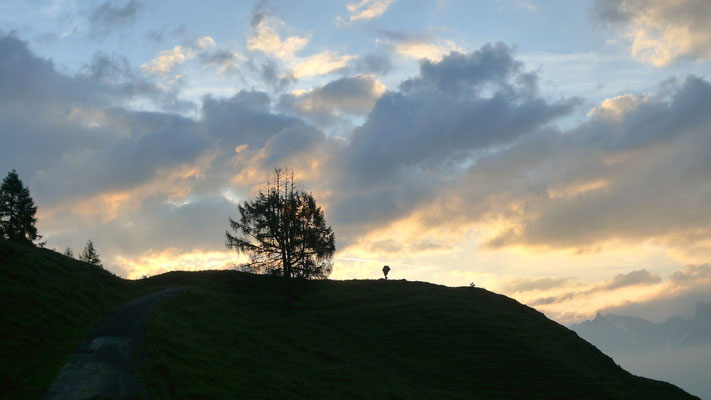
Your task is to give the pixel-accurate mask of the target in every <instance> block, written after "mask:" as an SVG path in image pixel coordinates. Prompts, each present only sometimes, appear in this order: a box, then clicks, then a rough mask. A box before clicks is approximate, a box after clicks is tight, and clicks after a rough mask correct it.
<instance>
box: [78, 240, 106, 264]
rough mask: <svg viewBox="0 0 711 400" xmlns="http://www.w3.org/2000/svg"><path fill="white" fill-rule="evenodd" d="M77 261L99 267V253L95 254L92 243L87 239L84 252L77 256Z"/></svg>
mask: <svg viewBox="0 0 711 400" xmlns="http://www.w3.org/2000/svg"><path fill="white" fill-rule="evenodd" d="M79 261H84V262H87V263H89V264H94V265H97V266H99V267H101V266H102V265H101V259H99V253H97V252H96V249H95V248H94V242H92V241H91V239H89V240H88V241H87V242H86V245H85V246H84V251H82V253H81V254H80V255H79Z"/></svg>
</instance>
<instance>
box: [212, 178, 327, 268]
mask: <svg viewBox="0 0 711 400" xmlns="http://www.w3.org/2000/svg"><path fill="white" fill-rule="evenodd" d="M237 209H238V211H239V219H238V220H237V221H235V220H233V219H232V218H230V219H229V222H230V227H231V228H232V230H233V231H234V232H236V235H234V236H233V235H231V234H230V233H229V231H228V232H226V236H227V241H226V243H225V244H226V246H227V247H228V248H230V249H235V250H236V251H237V252H239V253H243V254H247V255H249V258H250V261H251V263H250V266H251V267H252V268H254V269H255V270H257V271H260V272H268V273H281V274H282V275H284V276H285V277H302V278H326V277H327V276H328V275H329V274H330V273H331V269H332V260H331V258H332V257H333V253H334V252H335V251H336V246H335V239H334V234H333V231H332V230H331V227H330V226H327V225H326V220H325V218H324V215H323V211H322V210H321V207H318V206H317V205H316V201H315V200H314V198H313V196H312V195H311V193H306V192H305V191H303V190H301V189H297V188H296V186H295V184H294V174H293V172H291V171H289V170H282V169H279V168H277V169H275V170H274V175H273V176H272V178H271V179H269V180H268V182H267V184H266V189H265V190H260V191H259V193H258V194H257V198H256V199H254V200H253V201H244V202H243V203H241V204H239V205H238V206H237Z"/></svg>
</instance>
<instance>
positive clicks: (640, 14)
mask: <svg viewBox="0 0 711 400" xmlns="http://www.w3.org/2000/svg"><path fill="white" fill-rule="evenodd" d="M206 4H207V3H200V2H194V1H173V2H170V5H169V6H168V5H167V4H166V3H164V2H157V1H150V0H131V1H124V0H117V1H105V2H101V1H93V2H92V1H73V0H51V1H44V0H42V1H39V0H37V1H34V0H33V1H27V0H3V1H2V2H0V173H1V174H2V175H3V176H4V175H5V174H6V173H7V172H9V171H10V170H12V169H16V170H17V172H18V174H19V175H20V178H21V179H22V180H23V182H24V183H25V184H26V185H28V186H29V188H30V192H31V195H32V197H33V198H34V199H35V202H36V203H37V205H38V207H39V211H38V218H39V222H38V224H37V226H38V230H39V233H40V234H42V235H44V239H45V240H47V246H48V247H54V248H56V249H58V250H63V249H64V248H65V247H71V248H73V249H74V252H75V253H78V252H80V251H81V249H82V247H83V245H84V243H85V242H86V240H87V239H89V238H91V239H92V240H93V241H94V244H95V245H96V247H97V250H98V251H99V253H100V255H101V258H102V261H103V262H104V265H105V266H106V267H107V268H108V269H110V270H111V271H113V272H115V273H117V274H118V275H121V276H123V277H128V278H138V277H140V276H142V275H153V274H157V273H161V272H164V271H167V270H171V269H206V268H226V267H229V266H230V265H232V264H233V263H239V262H241V261H242V258H240V257H239V256H237V255H236V254H235V253H234V252H230V251H228V250H227V249H226V248H225V246H224V234H225V230H226V229H227V227H228V224H227V218H228V217H230V216H236V213H237V212H236V207H235V203H236V202H238V201H242V200H245V199H249V198H250V197H251V196H252V195H253V194H254V193H255V191H256V190H257V189H258V188H259V186H260V185H261V184H262V183H263V182H264V181H265V180H266V178H267V176H268V174H269V172H270V171H271V170H273V168H274V167H278V166H282V167H283V166H288V167H291V168H293V169H294V170H295V171H296V175H297V178H298V179H299V180H300V181H301V182H302V184H303V186H304V187H305V188H306V189H307V190H310V191H312V192H313V194H314V196H315V198H316V200H317V202H318V203H319V204H321V205H322V206H323V207H324V209H325V213H326V218H327V221H328V222H329V223H330V224H331V225H332V227H333V229H334V231H335V234H336V247H337V252H336V257H335V259H334V270H333V273H332V275H331V278H332V279H351V278H369V279H374V278H378V277H380V276H381V272H380V269H381V268H382V266H383V264H388V265H390V266H391V267H392V271H391V273H390V278H391V279H408V280H424V281H429V282H434V283H439V284H444V285H449V286H466V285H469V283H470V282H474V283H475V284H476V285H477V286H482V287H485V288H487V289H490V290H493V291H496V292H499V293H504V294H506V295H509V296H512V297H514V298H516V299H517V300H519V301H521V302H523V303H526V304H528V305H531V306H533V307H536V308H537V309H539V310H541V311H543V312H545V313H546V315H548V316H549V317H551V318H553V319H555V320H557V321H559V322H563V323H569V322H573V321H576V320H579V319H581V318H588V317H590V316H591V315H594V313H595V312H596V311H598V310H602V311H614V312H616V313H623V314H624V313H626V314H634V315H639V316H642V317H645V318H649V319H653V320H660V319H663V318H665V317H667V316H670V315H689V314H691V313H692V312H693V304H694V303H695V302H698V301H707V302H708V301H711V264H709V263H710V262H711V24H709V22H708V21H709V19H708V18H709V15H711V2H709V1H705V0H677V1H674V2H670V1H667V0H626V1H622V0H597V1H580V2H578V1H576V2H571V1H565V0H541V1H534V0H491V1H480V2H471V1H455V0H439V1H435V0H429V1H425V0H361V1H358V0H352V1H346V2H338V1H325V0H323V1H298V2H297V1H278V0H272V1H261V2H242V1H239V2H235V1H224V2H217V1H216V2H210V3H209V5H206Z"/></svg>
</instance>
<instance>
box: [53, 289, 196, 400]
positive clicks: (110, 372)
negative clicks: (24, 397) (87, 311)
mask: <svg viewBox="0 0 711 400" xmlns="http://www.w3.org/2000/svg"><path fill="white" fill-rule="evenodd" d="M181 290H183V288H178V287H171V288H167V289H163V290H161V291H159V292H155V293H152V294H149V295H147V296H143V297H141V298H138V299H135V300H131V301H129V302H128V303H126V304H124V305H123V306H121V308H119V309H118V310H117V311H116V312H115V313H114V314H113V315H111V316H110V317H109V318H108V319H106V320H105V321H103V322H102V323H101V324H99V326H97V327H96V328H95V329H94V331H93V332H92V333H91V335H89V337H88V338H86V340H84V342H83V343H82V344H81V345H80V346H79V347H78V348H77V349H76V350H75V352H74V354H72V356H71V357H70V358H69V362H67V364H66V365H65V366H64V367H62V370H61V371H60V372H59V376H57V379H55V380H54V382H53V383H52V386H50V388H49V390H47V393H46V394H45V395H44V396H43V397H42V398H43V399H46V400H50V399H52V400H54V399H95V398H101V399H104V398H108V399H135V398H141V397H142V396H141V395H142V394H143V392H144V391H143V385H142V384H141V382H140V380H139V379H138V378H137V377H136V376H135V374H134V373H135V369H134V364H133V356H134V354H135V353H136V352H137V351H140V350H141V349H142V347H143V342H144V339H145V330H146V317H147V316H148V314H149V313H150V312H151V311H153V310H154V309H155V308H156V306H158V303H160V301H161V300H163V299H165V298H167V297H169V296H172V295H174V294H176V293H178V292H180V291H181Z"/></svg>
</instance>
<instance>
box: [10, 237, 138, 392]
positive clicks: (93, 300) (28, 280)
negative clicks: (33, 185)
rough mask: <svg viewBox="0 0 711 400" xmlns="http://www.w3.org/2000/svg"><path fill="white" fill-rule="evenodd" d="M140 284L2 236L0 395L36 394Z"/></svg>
mask: <svg viewBox="0 0 711 400" xmlns="http://www.w3.org/2000/svg"><path fill="white" fill-rule="evenodd" d="M140 286H141V285H140V284H137V282H130V281H125V280H123V279H120V278H117V277H116V276H114V275H112V274H111V273H110V272H108V271H105V270H103V269H102V268H100V267H97V266H95V265H91V264H87V263H84V262H80V261H77V260H73V259H71V258H69V257H65V256H63V255H61V254H59V253H56V252H54V251H51V250H48V249H38V248H36V247H34V246H31V245H29V244H19V243H12V242H8V241H6V240H1V239H0V398H3V399H5V398H10V399H27V398H35V397H37V395H38V394H39V393H40V392H41V391H43V390H46V389H47V387H48V386H49V384H50V383H51V382H52V381H53V380H54V378H55V377H56V376H57V373H58V372H59V370H60V368H61V367H62V366H63V365H64V363H66V362H67V359H68V357H69V355H70V354H71V353H72V351H73V350H74V349H75V348H76V347H77V346H78V345H79V344H80V343H81V342H82V340H84V338H85V337H86V336H87V335H88V334H89V333H90V332H91V330H92V329H93V328H94V326H95V325H96V324H97V323H98V322H99V321H100V320H101V319H102V318H103V317H104V316H106V315H107V314H108V313H110V312H111V311H112V310H113V309H115V308H116V307H117V306H119V305H120V304H121V303H123V302H125V301H126V300H128V299H130V298H132V297H135V296H137V295H138V294H139V293H141V292H140Z"/></svg>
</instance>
